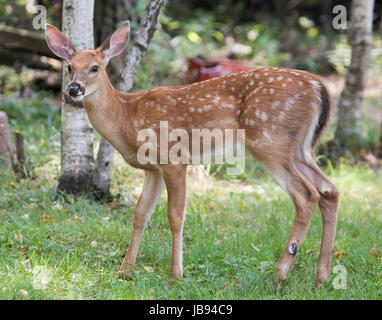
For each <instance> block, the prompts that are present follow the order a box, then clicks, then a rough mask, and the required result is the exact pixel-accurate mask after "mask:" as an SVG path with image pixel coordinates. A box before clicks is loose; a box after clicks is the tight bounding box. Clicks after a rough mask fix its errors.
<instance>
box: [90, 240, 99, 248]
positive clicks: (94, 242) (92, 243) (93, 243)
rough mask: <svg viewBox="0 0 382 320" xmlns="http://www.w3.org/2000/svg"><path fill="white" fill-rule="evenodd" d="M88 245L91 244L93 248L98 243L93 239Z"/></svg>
mask: <svg viewBox="0 0 382 320" xmlns="http://www.w3.org/2000/svg"><path fill="white" fill-rule="evenodd" d="M90 245H91V246H92V247H93V248H95V247H96V246H97V245H98V243H97V241H95V240H93V241H92V242H90Z"/></svg>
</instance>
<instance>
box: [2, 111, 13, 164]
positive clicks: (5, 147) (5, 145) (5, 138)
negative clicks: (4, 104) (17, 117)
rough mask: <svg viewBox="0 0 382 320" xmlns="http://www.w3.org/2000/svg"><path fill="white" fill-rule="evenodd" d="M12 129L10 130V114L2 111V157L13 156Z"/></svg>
mask: <svg viewBox="0 0 382 320" xmlns="http://www.w3.org/2000/svg"><path fill="white" fill-rule="evenodd" d="M10 153H11V131H10V130H9V123H8V116H7V114H6V113H5V112H4V111H0V158H1V159H4V160H8V159H10V157H11V154H10Z"/></svg>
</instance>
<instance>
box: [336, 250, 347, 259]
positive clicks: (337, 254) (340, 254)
mask: <svg viewBox="0 0 382 320" xmlns="http://www.w3.org/2000/svg"><path fill="white" fill-rule="evenodd" d="M345 253H346V251H345V250H344V249H342V250H340V251H337V252H336V253H335V254H334V256H335V257H336V259H337V260H341V258H342V256H343V255H344V254H345Z"/></svg>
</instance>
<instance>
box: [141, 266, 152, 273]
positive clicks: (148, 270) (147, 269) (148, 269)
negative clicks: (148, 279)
mask: <svg viewBox="0 0 382 320" xmlns="http://www.w3.org/2000/svg"><path fill="white" fill-rule="evenodd" d="M143 269H145V270H146V271H147V272H149V273H153V272H154V268H151V267H149V266H143Z"/></svg>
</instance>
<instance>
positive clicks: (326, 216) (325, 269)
mask: <svg viewBox="0 0 382 320" xmlns="http://www.w3.org/2000/svg"><path fill="white" fill-rule="evenodd" d="M296 167H297V169H298V170H299V171H300V172H301V173H302V174H303V175H304V176H305V177H306V178H307V179H308V180H309V181H310V182H311V183H312V184H314V186H315V187H316V189H317V191H318V192H319V193H320V201H319V206H320V210H321V216H322V226H323V227H322V239H321V249H320V258H319V259H318V264H317V272H316V280H315V286H317V285H318V284H319V283H322V282H324V281H325V280H326V279H328V278H329V276H330V267H331V263H332V256H333V248H334V239H335V235H336V226H337V209H338V201H339V192H338V189H337V188H336V187H335V186H334V185H333V183H332V182H331V181H330V180H329V179H328V178H327V177H326V176H325V174H324V173H323V172H322V171H321V170H320V169H319V168H318V167H317V166H316V164H315V163H312V164H309V165H308V164H306V163H304V162H303V161H298V160H297V161H296Z"/></svg>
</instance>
